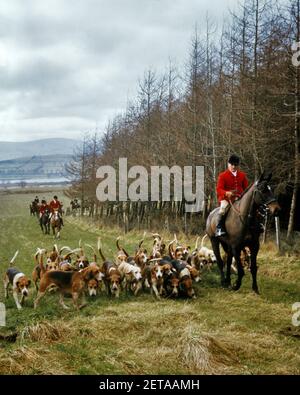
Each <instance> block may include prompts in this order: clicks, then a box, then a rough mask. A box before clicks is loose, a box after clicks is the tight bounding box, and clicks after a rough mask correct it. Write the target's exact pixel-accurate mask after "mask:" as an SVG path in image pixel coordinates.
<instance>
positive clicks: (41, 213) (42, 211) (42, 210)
mask: <svg viewBox="0 0 300 395" xmlns="http://www.w3.org/2000/svg"><path fill="white" fill-rule="evenodd" d="M47 209H48V210H49V206H48V204H47V202H46V200H45V199H43V200H42V204H41V205H40V208H39V211H40V218H41V217H42V215H43V214H44V212H45V211H46V210H47Z"/></svg>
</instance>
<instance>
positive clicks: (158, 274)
mask: <svg viewBox="0 0 300 395" xmlns="http://www.w3.org/2000/svg"><path fill="white" fill-rule="evenodd" d="M145 235H146V234H145V233H144V236H143V239H142V240H141V241H140V242H139V244H138V247H137V248H136V250H135V253H134V254H132V255H131V256H130V255H129V254H128V253H127V252H126V250H125V248H124V247H122V246H121V245H120V238H117V240H116V247H117V251H116V255H115V259H114V260H108V259H106V257H105V252H104V250H103V247H102V243H101V240H100V238H98V241H97V247H96V248H94V247H93V246H91V245H89V244H85V245H84V247H83V246H82V244H81V241H79V247H78V248H75V249H71V248H70V247H69V246H64V247H62V248H60V249H58V247H57V245H54V246H53V249H52V250H51V251H47V250H46V249H44V248H37V251H36V252H35V254H34V257H33V260H34V268H33V271H32V274H31V278H32V280H30V279H29V277H28V276H27V275H25V274H24V273H23V272H21V271H20V270H18V269H17V268H16V267H15V266H14V262H15V260H16V258H17V255H18V251H16V253H15V255H14V256H13V258H12V259H11V261H10V264H9V268H8V269H7V271H6V273H5V277H4V289H5V297H6V298H8V290H9V287H10V286H11V287H12V293H13V297H14V300H15V303H16V306H17V308H18V309H21V308H22V305H23V304H24V302H25V299H26V297H28V295H29V287H30V284H31V282H33V283H34V285H35V288H36V297H35V300H34V308H35V309H36V308H38V306H39V304H40V302H41V299H42V298H43V297H44V296H45V297H47V294H49V292H55V291H56V292H58V293H59V301H60V304H61V306H62V307H63V308H64V309H68V308H69V307H68V306H67V305H66V304H65V302H64V296H65V295H66V294H68V295H71V296H72V301H73V304H74V307H75V308H76V309H80V308H82V307H84V306H85V305H86V298H85V296H86V295H88V296H90V297H97V295H100V294H102V293H106V294H107V295H108V296H109V297H112V298H119V296H120V293H121V292H125V293H131V294H133V295H135V296H137V295H139V294H140V293H142V292H148V293H149V292H150V293H151V294H153V295H154V296H155V297H156V298H157V299H160V298H177V297H186V298H196V293H195V289H194V283H195V282H199V281H201V274H202V273H203V271H204V270H211V267H212V265H214V264H215V263H216V257H215V255H214V253H213V251H212V250H211V249H209V248H207V247H205V246H204V245H203V244H204V240H205V238H206V235H205V236H204V237H203V238H202V240H201V244H200V246H198V244H199V240H200V237H198V238H197V240H196V243H195V248H194V249H193V250H192V249H191V248H190V246H187V245H183V244H180V243H179V241H178V240H177V237H176V235H174V239H173V240H172V241H171V242H169V243H168V245H166V244H165V243H164V242H163V238H162V237H161V236H160V235H159V234H158V233H155V234H152V235H151V238H152V242H153V245H152V249H151V251H149V252H150V253H148V252H147V250H146V249H145V248H144V247H143V244H144V239H145ZM88 252H90V256H89V255H88ZM241 260H242V262H243V264H244V266H249V263H250V251H249V250H248V249H247V248H246V249H245V250H243V251H242V255H241ZM232 271H233V272H236V266H235V262H233V263H232ZM41 303H42V302H41Z"/></svg>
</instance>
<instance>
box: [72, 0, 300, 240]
mask: <svg viewBox="0 0 300 395" xmlns="http://www.w3.org/2000/svg"><path fill="white" fill-rule="evenodd" d="M299 2H300V0H291V1H274V0H272V1H270V0H245V1H244V2H243V3H240V5H239V7H238V9H237V10H236V11H235V12H234V13H232V12H229V13H228V16H227V17H226V21H225V20H224V24H223V26H222V28H220V27H217V26H216V25H215V23H214V21H213V20H212V19H211V18H210V17H209V15H207V16H206V18H204V20H203V23H202V24H201V26H200V24H196V25H195V26H194V27H193V26H191V32H193V33H192V38H191V41H190V42H189V43H187V57H186V60H185V62H184V65H176V64H174V63H173V62H172V61H171V60H170V62H169V64H168V65H166V69H165V70H153V69H149V70H147V71H145V73H144V76H143V78H142V79H141V80H139V81H138V87H137V95H136V97H135V98H132V99H131V100H129V101H128V104H127V108H126V109H124V112H123V113H120V114H118V115H116V116H115V117H114V118H113V119H111V120H110V121H109V122H108V124H107V125H106V128H105V130H103V131H101V133H96V132H90V133H86V134H85V136H84V138H83V142H82V146H81V147H79V148H78V150H77V151H76V152H75V154H74V159H73V161H72V163H70V165H69V166H68V171H69V174H70V177H71V178H72V179H73V183H72V188H71V189H70V191H69V194H70V197H75V196H76V197H77V198H79V199H80V200H81V201H82V202H84V204H83V205H82V214H83V213H84V210H85V208H88V210H89V215H91V216H95V218H96V219H99V220H100V221H102V222H104V223H105V222H107V223H117V224H119V225H120V226H123V227H124V228H125V230H128V229H130V228H132V227H148V228H151V227H152V228H153V227H155V226H161V227H166V228H167V229H168V230H177V229H183V230H185V231H190V232H192V231H193V229H195V230H196V232H199V223H201V221H202V223H204V220H205V218H206V216H207V213H208V211H209V210H210V209H212V208H213V207H215V206H216V204H217V203H216V195H215V185H216V181H217V177H218V174H219V172H220V171H223V170H224V169H225V168H226V167H227V159H228V156H229V155H230V154H231V153H236V154H237V155H239V156H240V158H241V168H242V169H243V170H244V171H246V173H247V175H248V178H249V180H250V181H253V180H255V178H256V177H257V176H258V175H259V174H260V173H261V172H262V171H263V170H264V169H266V170H268V171H272V172H273V179H272V187H273V188H274V190H275V192H276V194H278V195H279V196H283V197H284V206H285V207H284V209H285V211H283V213H284V219H286V227H287V230H288V236H291V234H292V232H293V230H294V229H295V227H296V224H295V222H296V215H297V210H299V207H297V206H299V196H298V200H297V190H299V163H300V162H299V150H300V144H299V97H300V96H299V93H300V92H299V90H300V85H299V72H300V71H299V67H295V66H294V65H293V63H292V56H293V51H292V49H291V46H292V44H293V43H294V42H299V41H300V39H299V37H300V32H299V29H300V27H299V16H300V4H299ZM187 6H188V4H187ZM200 17H201V16H200ZM195 18H196V19H197V16H195ZM202 19H203V18H202ZM162 39H163V37H162ZM145 50H146V49H145ZM120 157H123V158H127V159H128V168H129V167H131V166H133V165H142V166H144V167H145V168H147V169H150V166H152V165H156V166H162V165H166V166H169V167H171V166H173V165H178V166H193V167H195V166H204V168H205V205H204V207H203V211H202V212H200V213H198V214H193V215H191V214H187V213H185V210H184V204H183V202H172V201H171V202H151V201H149V202H127V203H126V202H125V203H124V202H106V203H101V202H99V201H98V200H97V198H96V187H97V185H98V183H99V179H97V178H96V170H97V168H98V167H99V166H101V165H111V166H113V167H114V168H115V169H116V170H117V169H118V161H119V158H120ZM297 201H298V204H297ZM298 213H299V211H298Z"/></svg>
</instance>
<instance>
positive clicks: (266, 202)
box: [229, 185, 276, 225]
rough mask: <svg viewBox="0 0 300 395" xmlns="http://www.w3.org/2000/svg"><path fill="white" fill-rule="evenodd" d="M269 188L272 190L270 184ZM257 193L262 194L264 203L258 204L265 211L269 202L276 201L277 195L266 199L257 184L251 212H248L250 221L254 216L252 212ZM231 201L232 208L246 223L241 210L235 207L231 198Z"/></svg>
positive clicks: (243, 222)
mask: <svg viewBox="0 0 300 395" xmlns="http://www.w3.org/2000/svg"><path fill="white" fill-rule="evenodd" d="M267 188H268V189H269V190H271V188H270V187H269V185H268V186H267ZM256 194H258V195H259V196H260V198H261V200H262V201H263V203H260V204H258V207H263V209H264V211H267V209H268V207H267V206H268V205H269V204H271V203H273V202H276V198H275V196H272V197H270V198H269V199H267V200H266V201H265V199H264V195H263V193H262V192H261V191H260V190H259V189H258V188H257V185H256V186H255V189H254V192H253V195H252V198H251V203H250V209H249V213H248V215H247V219H248V221H250V220H251V218H252V217H253V214H252V212H253V205H254V203H255V195H256ZM229 203H230V205H231V208H232V209H233V211H234V212H235V213H236V214H237V215H238V216H239V218H240V220H241V222H242V224H243V225H245V220H244V218H243V216H242V214H241V212H240V211H239V210H238V209H237V208H235V207H234V205H233V203H232V202H231V200H229Z"/></svg>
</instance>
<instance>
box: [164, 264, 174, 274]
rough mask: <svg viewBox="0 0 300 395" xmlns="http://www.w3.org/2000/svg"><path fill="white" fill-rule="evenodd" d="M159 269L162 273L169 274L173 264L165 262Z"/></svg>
mask: <svg viewBox="0 0 300 395" xmlns="http://www.w3.org/2000/svg"><path fill="white" fill-rule="evenodd" d="M161 269H162V271H163V273H164V274H165V275H167V276H171V274H172V273H173V266H172V265H171V264H170V263H165V264H164V265H162V267H161ZM174 270H175V269H174Z"/></svg>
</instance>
